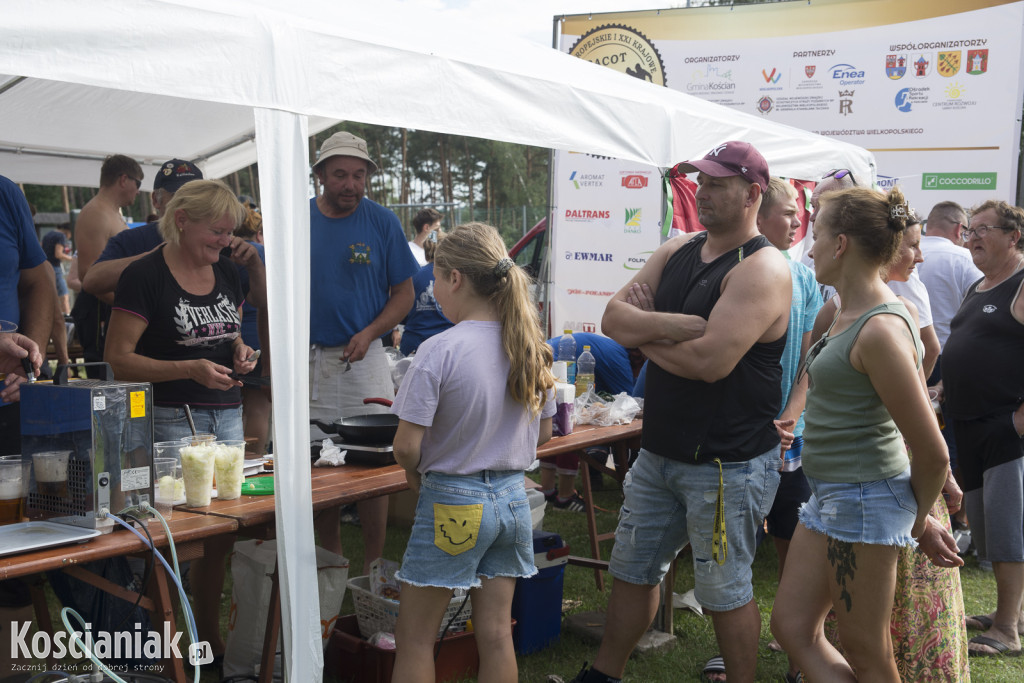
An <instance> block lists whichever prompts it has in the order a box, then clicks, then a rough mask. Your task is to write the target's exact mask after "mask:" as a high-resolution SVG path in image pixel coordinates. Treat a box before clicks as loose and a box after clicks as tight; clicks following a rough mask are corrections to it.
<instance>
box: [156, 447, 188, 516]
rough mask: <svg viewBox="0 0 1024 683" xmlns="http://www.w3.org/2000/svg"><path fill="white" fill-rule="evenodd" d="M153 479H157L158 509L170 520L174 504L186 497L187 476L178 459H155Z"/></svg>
mask: <svg viewBox="0 0 1024 683" xmlns="http://www.w3.org/2000/svg"><path fill="white" fill-rule="evenodd" d="M153 478H154V479H155V485H154V487H153V488H154V490H155V495H156V509H157V511H158V512H159V513H160V514H161V515H163V516H164V519H170V518H171V515H173V514H174V504H175V503H176V502H177V501H178V500H180V499H181V498H184V497H185V476H184V475H183V474H182V470H181V462H180V461H179V460H178V459H177V458H154V459H153Z"/></svg>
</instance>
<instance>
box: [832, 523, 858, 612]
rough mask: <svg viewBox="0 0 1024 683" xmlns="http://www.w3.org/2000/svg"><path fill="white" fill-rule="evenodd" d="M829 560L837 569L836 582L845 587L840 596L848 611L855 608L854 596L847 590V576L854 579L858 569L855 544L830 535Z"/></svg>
mask: <svg viewBox="0 0 1024 683" xmlns="http://www.w3.org/2000/svg"><path fill="white" fill-rule="evenodd" d="M828 561H829V564H831V565H832V568H833V569H835V570H836V584H838V585H839V586H841V587H842V589H843V592H842V593H840V594H839V597H840V599H842V601H843V602H845V603H846V611H847V612H849V611H850V610H851V609H852V608H853V604H852V602H853V598H852V596H851V595H850V593H849V592H848V591H847V590H846V577H847V576H849V577H850V579H851V580H852V579H853V573H854V572H855V571H856V569H857V555H856V554H855V553H854V552H853V544H852V543H846V542H844V541H837V540H836V539H834V538H831V537H830V538H829V539H828Z"/></svg>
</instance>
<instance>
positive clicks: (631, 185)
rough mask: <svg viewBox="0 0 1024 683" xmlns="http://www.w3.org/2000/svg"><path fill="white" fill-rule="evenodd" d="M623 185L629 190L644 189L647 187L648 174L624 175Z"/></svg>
mask: <svg viewBox="0 0 1024 683" xmlns="http://www.w3.org/2000/svg"><path fill="white" fill-rule="evenodd" d="M622 186H623V187H624V188H626V189H628V190H642V189H643V188H645V187H647V176H645V175H640V174H637V173H631V174H629V175H625V176H623V177H622Z"/></svg>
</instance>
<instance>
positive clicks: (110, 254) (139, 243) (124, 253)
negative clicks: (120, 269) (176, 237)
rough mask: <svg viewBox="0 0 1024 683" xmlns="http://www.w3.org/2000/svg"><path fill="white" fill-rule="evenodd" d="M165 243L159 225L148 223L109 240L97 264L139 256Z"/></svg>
mask: <svg viewBox="0 0 1024 683" xmlns="http://www.w3.org/2000/svg"><path fill="white" fill-rule="evenodd" d="M163 241H164V238H163V237H161V236H160V224H159V223H146V224H145V225H140V226H139V227H137V228H129V229H128V230H122V231H121V232H119V233H117V234H116V235H114V236H113V237H111V238H110V239H108V240H107V244H106V246H105V247H103V251H102V252H100V257H99V258H98V259H96V262H97V263H99V262H100V261H113V260H114V259H119V258H128V257H129V256H138V255H139V254H144V253H146V252H147V251H151V250H152V249H155V248H156V246H157V245H159V244H160V243H162V242H163Z"/></svg>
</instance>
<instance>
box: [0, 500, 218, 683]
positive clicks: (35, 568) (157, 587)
mask: <svg viewBox="0 0 1024 683" xmlns="http://www.w3.org/2000/svg"><path fill="white" fill-rule="evenodd" d="M168 526H169V527H170V530H171V534H172V536H173V537H174V545H175V550H176V552H177V555H178V560H179V561H185V560H191V559H195V558H197V557H202V554H203V541H204V540H205V539H207V538H211V537H213V536H220V535H222V534H228V533H233V532H234V531H235V530H236V529H237V528H238V523H237V522H236V521H235V520H233V519H228V518H224V517H213V516H207V515H194V514H189V513H188V512H175V513H174V515H173V516H172V518H171V520H170V521H169V522H168ZM148 528H149V533H150V535H151V536H152V537H153V543H154V545H155V546H156V547H157V548H166V547H168V542H167V536H166V535H165V534H164V530H163V527H162V526H160V523H159V522H157V521H152V522H150V524H149V527H148ZM148 553H149V549H148V547H147V546H146V544H145V543H143V542H142V540H141V539H139V537H138V536H136V535H135V534H133V533H131V532H130V531H128V530H127V529H124V528H122V527H120V526H117V527H115V529H114V530H113V531H111V532H110V533H108V534H103V535H101V536H96V537H95V538H92V539H90V540H88V541H86V542H84V543H78V544H73V545H62V546H57V547H53V548H45V549H43V550H37V551H34V552H28V553H21V554H18V555H8V556H6V557H0V579H11V578H15V577H19V576H29V575H39V574H41V573H42V572H46V571H63V572H65V573H67V574H70V575H71V576H74V577H75V578H78V579H80V580H82V581H84V582H86V583H88V584H90V585H92V586H95V587H97V588H99V589H100V590H102V591H104V592H106V593H109V594H111V595H114V596H116V597H118V598H121V599H123V600H127V601H129V602H131V603H134V602H135V601H136V599H139V595H138V593H133V592H131V591H129V590H128V589H126V588H124V587H122V586H119V585H117V584H115V583H113V582H111V581H108V580H107V579H104V578H103V577H101V576H98V575H96V574H94V573H92V572H90V571H88V570H86V569H85V568H83V567H82V566H80V565H83V564H85V563H87V562H94V561H96V560H106V559H110V558H112V557H122V556H125V555H140V556H145V555H146V554H148ZM161 569H162V566H161V568H159V569H155V570H154V572H153V581H151V582H150V585H149V590H148V595H144V596H142V597H141V599H139V605H140V606H141V607H142V608H143V609H146V610H148V611H149V613H150V615H151V617H152V618H153V623H154V624H157V623H164V622H167V623H168V624H169V625H170V632H171V633H175V632H177V625H176V623H175V619H174V603H173V602H172V601H171V591H172V590H174V591H176V590H177V589H176V588H174V583H173V582H169V581H168V580H167V575H166V574H165V572H164V571H161ZM41 584H42V582H41V581H40V582H36V584H35V585H33V587H32V591H31V592H32V603H33V606H34V607H35V612H36V619H37V621H38V624H39V628H40V630H43V631H46V632H48V633H53V632H54V631H53V622H52V620H51V619H50V611H49V608H48V607H47V604H46V597H45V595H44V593H43V590H42V587H41ZM49 664H50V668H51V669H55V668H57V666H56V661H54V660H52V659H51V661H50V662H49ZM164 669H165V671H169V672H173V678H174V680H176V681H183V680H185V668H184V662H183V660H182V659H181V658H176V659H174V660H172V661H165V662H164Z"/></svg>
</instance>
